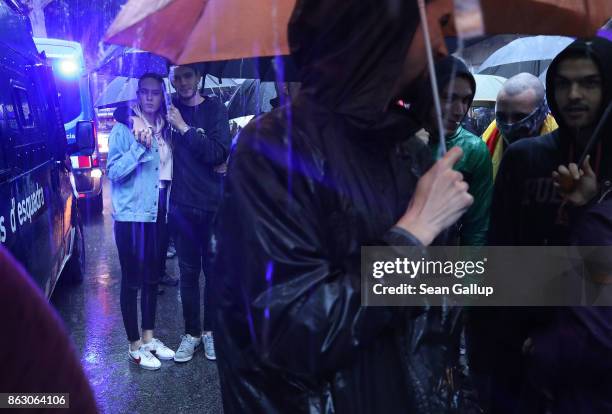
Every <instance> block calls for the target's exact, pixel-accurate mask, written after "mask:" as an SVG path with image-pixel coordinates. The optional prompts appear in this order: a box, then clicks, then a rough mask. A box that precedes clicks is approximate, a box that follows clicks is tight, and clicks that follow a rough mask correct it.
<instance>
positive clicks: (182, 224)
mask: <svg viewBox="0 0 612 414" xmlns="http://www.w3.org/2000/svg"><path fill="white" fill-rule="evenodd" d="M214 215H215V213H214V212H209V211H204V210H201V209H196V208H187V207H182V206H181V207H179V206H176V207H173V208H172V214H171V216H172V223H173V227H174V230H175V233H174V234H175V235H176V238H175V246H176V254H177V255H178V259H179V270H180V273H181V276H180V290H181V302H182V304H183V318H184V320H185V333H187V334H189V335H191V336H195V337H198V336H200V335H201V334H202V328H203V330H204V331H212V330H213V327H212V320H213V318H214V314H213V313H214V309H213V300H212V299H211V295H212V292H211V289H210V286H211V278H212V277H213V275H212V273H211V271H210V266H209V260H208V257H209V256H208V246H209V243H210V238H211V235H212V221H213V218H214ZM200 271H204V275H205V286H204V326H203V327H202V325H201V322H200Z"/></svg>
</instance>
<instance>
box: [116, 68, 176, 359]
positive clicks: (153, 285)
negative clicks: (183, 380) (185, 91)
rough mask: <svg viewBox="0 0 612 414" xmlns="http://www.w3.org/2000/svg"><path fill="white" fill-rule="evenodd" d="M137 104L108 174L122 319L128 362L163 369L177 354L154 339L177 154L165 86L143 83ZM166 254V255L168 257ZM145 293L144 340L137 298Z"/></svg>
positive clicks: (157, 80) (120, 131)
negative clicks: (169, 125) (171, 137)
mask: <svg viewBox="0 0 612 414" xmlns="http://www.w3.org/2000/svg"><path fill="white" fill-rule="evenodd" d="M137 95H138V104H137V105H136V106H135V107H134V108H132V113H133V116H131V117H130V125H131V126H132V128H131V129H130V128H128V127H127V126H126V125H124V124H122V123H117V124H116V125H115V126H114V127H113V130H112V131H111V134H110V137H109V152H108V163H107V171H108V178H109V179H110V181H111V197H112V205H113V219H114V220H115V241H116V243H117V250H118V252H119V262H120V264H121V300H120V302H121V314H122V316H123V323H124V325H125V330H126V332H127V336H128V340H129V342H130V346H129V350H128V356H129V360H130V361H132V362H134V363H136V364H138V365H140V366H141V367H142V368H145V369H151V370H155V369H159V368H160V367H161V363H160V361H159V360H160V359H164V360H165V359H168V360H169V359H173V358H174V352H173V351H172V350H171V349H169V348H168V347H166V346H165V345H164V344H163V343H162V342H161V341H160V340H158V339H156V338H155V337H154V336H153V329H154V326H155V308H156V304H157V288H158V283H159V277H160V266H159V262H160V260H161V259H160V254H161V250H162V248H161V244H162V243H161V238H162V237H161V233H162V232H163V230H164V228H165V226H166V209H167V202H166V200H167V193H166V191H167V187H166V185H165V183H167V182H168V180H170V179H171V176H170V177H168V176H167V175H168V174H171V171H172V166H171V165H172V161H171V160H172V154H171V151H170V147H169V145H168V143H167V141H166V135H167V130H168V128H167V124H166V121H165V113H164V112H165V111H164V106H163V99H164V83H163V79H162V78H161V77H160V76H159V75H156V74H146V75H143V76H142V77H141V78H140V79H139V81H138V92H137ZM164 253H165V252H164ZM139 289H141V290H142V292H141V296H140V308H141V309H140V311H141V315H142V323H141V328H142V337H141V335H140V333H139V330H138V310H137V306H138V305H137V297H138V290H139Z"/></svg>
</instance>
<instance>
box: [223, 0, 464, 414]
mask: <svg viewBox="0 0 612 414" xmlns="http://www.w3.org/2000/svg"><path fill="white" fill-rule="evenodd" d="M439 3H445V4H448V2H439V1H437V0H433V1H431V2H428V9H430V10H429V13H428V21H429V27H430V30H431V31H432V34H434V36H433V37H434V50H439V49H440V48H441V47H443V45H444V43H443V41H442V36H441V27H440V25H441V22H448V19H443V17H444V16H447V17H448V13H443V14H440V13H439V11H443V10H432V9H431V8H432V7H434V6H436V5H439ZM450 6H452V3H450ZM447 11H448V12H450V10H447ZM437 12H438V13H437ZM418 15H419V13H418V9H417V5H416V1H401V2H380V1H379V0H359V1H345V0H342V1H340V0H339V1H313V0H299V1H297V3H296V6H295V10H294V12H293V15H292V18H291V21H290V24H289V42H290V45H291V54H292V56H293V57H294V59H295V61H296V64H297V66H298V67H299V70H300V79H301V81H302V86H301V89H300V92H299V94H298V95H297V97H295V98H294V99H293V100H292V102H291V103H290V105H288V106H286V107H283V108H280V109H278V110H274V111H272V112H270V113H268V114H265V115H263V116H261V117H259V118H257V120H256V121H255V122H251V123H250V124H249V125H247V126H246V127H245V128H244V129H243V130H242V132H241V134H240V139H239V140H238V143H237V145H236V147H235V149H234V151H233V152H232V155H231V157H230V163H229V168H228V175H227V179H226V187H225V192H224V196H223V202H222V205H221V208H220V210H219V215H218V222H217V224H216V230H215V236H216V237H217V240H218V243H217V247H218V254H217V257H216V265H215V267H216V269H217V272H218V274H223V277H222V278H218V279H216V280H215V282H216V283H218V288H215V292H219V296H218V299H219V302H218V312H217V319H216V322H217V326H216V328H217V336H216V338H217V341H218V343H219V345H220V346H219V348H218V349H217V356H218V367H219V375H220V380H221V390H222V394H223V408H224V412H225V413H227V414H230V413H268V414H274V413H310V414H314V413H351V414H359V413H388V414H391V413H406V412H411V413H432V412H440V411H439V410H437V409H436V408H437V407H434V408H432V406H431V405H430V404H429V400H428V399H429V398H433V397H434V393H435V392H434V389H433V388H434V387H435V386H436V384H438V381H439V380H440V379H441V376H442V374H443V372H438V371H435V372H431V371H430V372H428V374H429V375H428V376H426V375H422V376H419V375H416V377H418V378H415V371H414V369H413V367H412V366H411V362H413V361H414V359H413V357H414V355H415V354H419V353H420V352H422V348H423V347H424V346H426V345H424V343H427V341H428V339H429V338H423V337H424V336H426V335H420V336H419V333H421V332H422V330H421V329H418V328H415V326H414V324H413V323H412V321H413V318H414V313H418V310H413V309H403V308H384V307H376V308H373V307H372V308H365V307H361V297H360V296H361V288H360V286H361V285H360V273H361V246H365V245H385V244H387V245H413V246H414V245H421V244H425V245H427V244H430V243H431V242H432V240H433V239H434V238H435V237H436V236H437V235H438V234H439V233H440V232H441V231H443V229H445V228H447V227H448V226H449V225H451V224H453V223H454V222H455V221H456V220H457V218H458V217H460V215H461V214H462V213H463V212H464V211H465V210H466V209H467V207H468V206H469V204H470V203H471V201H472V198H471V197H470V196H469V194H468V193H467V185H466V184H465V182H463V181H462V180H461V175H460V174H459V173H458V172H456V171H453V170H452V165H453V164H454V163H455V162H456V161H457V159H458V158H460V156H461V150H460V149H459V148H453V149H451V150H450V151H449V152H448V154H447V156H445V157H443V158H442V159H441V160H440V161H438V162H437V163H436V164H435V165H434V166H433V167H432V169H430V170H429V171H428V172H427V173H425V171H427V169H428V168H429V167H430V166H431V157H430V155H429V150H428V149H427V148H426V147H425V146H424V144H423V143H422V142H420V141H419V140H418V139H417V138H413V139H408V138H407V137H410V134H411V132H415V131H416V130H418V129H419V128H420V127H421V125H419V124H418V123H416V122H415V121H414V120H412V119H411V118H409V115H408V114H407V113H405V112H403V111H402V109H403V108H400V107H399V106H397V107H396V106H394V105H392V103H395V102H397V100H398V99H399V98H403V97H404V96H405V94H404V91H405V88H406V87H408V88H409V87H410V86H413V84H414V82H415V80H416V79H417V77H418V76H420V75H421V74H422V72H423V70H424V69H425V67H426V63H425V62H426V60H425V59H424V56H425V55H424V53H423V52H424V50H425V49H424V46H423V43H422V36H421V32H420V28H418V29H417V23H418ZM415 30H416V32H415ZM413 35H414V36H413ZM436 35H437V36H436ZM417 36H418V39H417V40H414V39H413V37H417ZM413 40H414V41H413ZM404 63H405V64H406V67H405V68H404ZM400 76H402V78H401V81H400V82H399V83H398V84H397V87H396V88H394V83H395V82H396V81H397V80H398V78H400ZM446 197H449V198H448V199H446V200H443V199H445V198H446ZM445 332H446V331H443V332H436V333H435V335H432V336H435V338H434V339H437V338H444V337H445ZM421 381H423V382H421Z"/></svg>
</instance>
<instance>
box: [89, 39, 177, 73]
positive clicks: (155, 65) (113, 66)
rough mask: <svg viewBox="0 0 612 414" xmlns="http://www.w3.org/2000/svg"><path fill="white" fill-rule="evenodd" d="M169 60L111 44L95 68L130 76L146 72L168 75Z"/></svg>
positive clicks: (102, 71) (99, 70)
mask: <svg viewBox="0 0 612 414" xmlns="http://www.w3.org/2000/svg"><path fill="white" fill-rule="evenodd" d="M168 67H169V63H168V61H167V60H166V59H165V58H163V57H161V56H158V55H155V54H153V53H150V52H145V51H143V50H139V49H134V48H128V47H123V46H111V47H110V48H109V50H108V52H107V53H106V55H105V56H104V57H103V58H102V59H101V61H100V64H99V65H98V67H97V68H96V69H95V71H96V72H99V73H105V74H109V75H114V76H126V77H128V78H140V77H141V76H142V75H144V74H146V73H157V74H158V75H161V76H168Z"/></svg>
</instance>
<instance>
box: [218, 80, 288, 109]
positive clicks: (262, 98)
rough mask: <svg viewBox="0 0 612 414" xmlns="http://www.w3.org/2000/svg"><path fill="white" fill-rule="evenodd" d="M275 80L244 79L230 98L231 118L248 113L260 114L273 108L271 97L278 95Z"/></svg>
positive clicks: (228, 106)
mask: <svg viewBox="0 0 612 414" xmlns="http://www.w3.org/2000/svg"><path fill="white" fill-rule="evenodd" d="M276 95H277V93H276V88H275V87H274V82H261V81H259V80H256V79H249V80H246V81H244V83H243V84H242V85H240V87H239V88H238V89H237V90H236V92H235V93H234V95H232V97H231V98H230V100H229V103H228V105H227V111H228V115H229V119H233V118H238V117H242V116H247V115H256V116H257V115H259V114H262V113H264V112H269V111H271V110H272V104H271V103H270V100H271V99H274V98H275V97H276Z"/></svg>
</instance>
